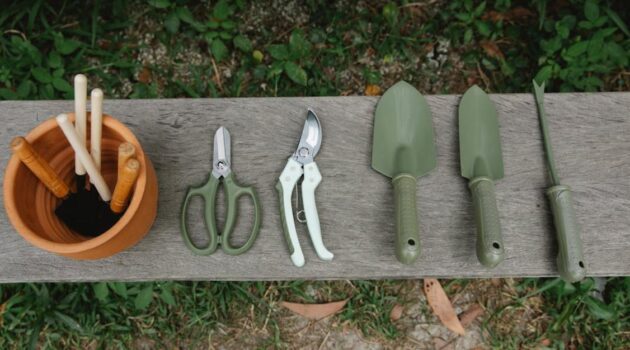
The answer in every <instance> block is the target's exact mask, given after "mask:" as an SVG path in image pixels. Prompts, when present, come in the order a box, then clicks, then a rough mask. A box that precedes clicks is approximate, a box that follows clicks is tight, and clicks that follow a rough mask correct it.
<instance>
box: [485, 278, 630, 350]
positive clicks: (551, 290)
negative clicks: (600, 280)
mask: <svg viewBox="0 0 630 350" xmlns="http://www.w3.org/2000/svg"><path fill="white" fill-rule="evenodd" d="M605 283H606V286H605V289H604V290H599V289H598V286H597V285H596V283H595V281H594V279H593V278H586V279H585V280H583V281H582V282H578V283H574V284H571V283H568V282H565V281H563V280H561V279H560V278H555V279H536V278H529V279H524V280H522V281H521V283H520V284H519V285H518V287H517V288H518V291H519V293H522V294H524V295H523V296H521V297H519V298H517V299H516V300H515V301H514V303H512V304H508V305H506V306H504V307H502V308H500V309H498V310H497V311H495V313H494V314H493V315H492V316H491V318H494V317H499V316H500V315H502V314H503V313H505V312H509V311H510V310H516V309H518V308H519V307H523V305H524V304H525V303H526V301H527V300H528V299H529V298H532V297H534V296H538V295H541V296H542V297H543V300H544V301H545V303H544V305H543V306H542V307H543V309H544V311H545V313H546V315H547V317H549V322H548V324H546V325H545V329H543V331H542V333H538V334H536V335H535V337H533V338H529V339H528V338H523V337H521V335H519V334H498V333H495V330H494V329H493V328H492V327H491V328H489V331H490V332H491V336H492V338H491V340H492V341H493V342H494V343H495V345H497V346H499V345H500V344H502V345H505V344H513V345H514V346H515V347H518V348H523V347H537V346H538V345H539V344H540V343H541V341H542V340H543V339H550V340H554V347H559V348H564V347H565V346H566V345H567V344H569V348H571V347H576V346H577V347H578V348H586V349H621V348H627V347H628V346H630V338H629V337H627V336H619V334H622V333H623V330H624V329H628V327H629V326H630V319H628V315H630V292H629V291H630V277H615V278H608V279H606V280H605Z"/></svg>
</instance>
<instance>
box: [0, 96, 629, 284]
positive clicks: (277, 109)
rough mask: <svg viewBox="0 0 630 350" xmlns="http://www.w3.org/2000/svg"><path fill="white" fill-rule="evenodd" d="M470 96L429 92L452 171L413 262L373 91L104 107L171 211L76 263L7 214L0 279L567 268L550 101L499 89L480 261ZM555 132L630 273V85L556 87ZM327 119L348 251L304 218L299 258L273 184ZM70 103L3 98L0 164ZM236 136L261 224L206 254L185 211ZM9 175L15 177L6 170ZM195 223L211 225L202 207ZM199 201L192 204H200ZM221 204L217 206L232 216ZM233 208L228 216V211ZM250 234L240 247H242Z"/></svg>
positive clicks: (443, 171) (422, 205)
mask: <svg viewBox="0 0 630 350" xmlns="http://www.w3.org/2000/svg"><path fill="white" fill-rule="evenodd" d="M459 98H460V97H459V96H456V95H444V96H427V101H428V103H429V105H430V107H431V110H432V112H433V122H434V128H435V136H436V142H437V153H438V167H437V169H436V170H434V171H433V172H432V173H430V174H429V175H427V176H425V177H422V178H420V179H419V180H418V188H417V191H418V192H417V195H418V199H417V204H418V217H419V222H420V225H421V228H420V232H421V237H420V239H421V245H422V253H421V256H420V258H419V259H418V260H417V261H416V262H415V263H414V264H413V265H411V266H404V265H402V264H400V263H398V262H397V260H396V257H395V255H394V236H395V227H394V210H393V190H392V187H391V184H390V181H389V180H388V179H387V178H385V177H383V176H381V175H379V174H378V173H376V172H374V171H372V170H371V168H370V159H371V147H372V145H371V139H372V120H373V110H374V106H375V103H376V101H377V98H375V97H317V98H311V97H308V98H239V99H166V100H133V101H132V100H116V101H112V100H106V101H105V105H104V112H106V113H109V114H111V115H113V116H115V117H117V118H119V119H120V120H121V121H123V122H124V123H125V124H127V125H128V126H129V127H130V128H131V129H132V130H133V131H134V132H135V133H136V136H137V137H138V139H139V140H140V142H141V143H142V144H143V147H144V149H145V151H146V153H147V155H148V156H149V157H150V158H151V160H152V161H153V163H154V165H155V168H156V170H157V174H158V181H159V191H160V201H159V211H158V218H157V220H156V222H155V225H154V227H153V229H152V231H151V232H150V233H149V235H148V236H147V237H146V238H145V239H144V240H143V241H141V242H140V243H139V244H138V245H137V246H135V247H134V248H132V249H130V250H128V251H125V252H123V253H121V254H118V255H116V256H113V257H111V258H107V259H103V260H98V261H74V260H69V259H67V258H63V257H59V256H55V255H52V254H49V253H47V252H44V251H40V250H38V249H37V248H35V247H32V246H31V245H29V244H28V243H27V242H25V241H24V240H23V239H22V238H21V236H19V235H18V234H17V232H16V231H15V230H14V229H13V228H12V227H11V225H10V223H9V222H8V220H7V217H6V214H5V212H4V211H2V212H1V213H0V242H1V243H2V244H0V282H20V281H92V280H162V279H176V280H287V279H359V278H366V279H379V278H419V277H425V276H431V277H499V276H553V275H556V273H557V272H556V267H555V256H556V244H555V237H554V232H553V227H552V219H551V216H550V212H549V206H548V203H547V200H546V198H545V195H544V190H545V189H546V188H547V187H548V186H549V185H550V181H549V179H548V176H547V173H546V169H545V167H544V155H543V147H542V144H541V134H540V131H539V126H538V119H537V115H536V107H535V104H534V99H533V96H532V95H530V94H509V95H491V99H492V100H493V101H494V102H495V103H496V106H497V109H498V112H499V123H500V125H501V139H502V143H503V152H504V159H505V174H506V176H505V178H504V179H503V180H500V181H497V183H496V196H497V203H498V208H499V213H500V217H501V225H502V228H503V239H504V244H505V253H506V258H505V261H504V262H503V263H502V264H500V265H499V266H498V267H496V268H495V269H492V270H488V269H486V268H484V267H483V266H481V265H480V264H479V263H478V262H477V258H476V256H475V227H474V222H473V208H472V205H471V197H470V193H469V191H468V189H467V182H466V180H465V179H463V178H461V177H460V176H459V160H458V159H459V158H458V142H457V125H456V121H457V118H456V111H457V103H458V101H459ZM545 104H546V108H547V113H548V116H549V124H550V129H551V137H552V141H553V146H554V150H555V152H556V158H557V162H558V169H559V173H560V176H561V178H562V181H563V183H565V184H567V185H570V186H571V187H572V189H573V191H574V197H575V210H576V213H577V216H578V220H579V222H580V224H581V226H582V239H583V241H584V255H585V261H586V265H587V269H588V273H589V275H628V274H630V254H629V252H630V180H629V175H630V116H629V115H628V111H629V110H630V93H598V94H547V95H546V98H545ZM307 107H312V108H313V109H314V110H315V111H316V112H317V114H318V116H319V118H320V120H321V121H322V124H323V135H324V138H323V145H322V147H321V151H320V154H319V155H318V157H317V158H316V161H317V163H318V165H319V169H320V171H321V173H322V175H323V181H322V183H321V185H320V186H319V187H318V190H317V193H316V199H317V207H318V210H319V217H320V220H321V226H322V234H323V237H324V242H325V244H326V246H327V247H328V248H329V249H330V250H331V251H332V252H333V253H334V254H335V259H334V260H333V261H332V262H323V261H320V260H319V259H318V258H317V256H316V255H315V252H314V251H313V248H312V245H311V244H310V239H309V237H308V234H307V231H306V227H305V225H298V234H299V236H300V243H301V245H302V248H303V250H304V253H305V256H306V265H305V266H304V267H303V268H297V267H294V266H293V264H292V263H291V261H290V260H289V254H288V250H287V247H286V243H285V241H284V238H283V235H282V228H281V223H280V216H279V208H278V206H279V204H278V197H277V194H276V191H275V189H274V186H275V183H276V181H277V177H278V175H279V174H280V172H281V171H282V168H283V167H284V165H285V163H286V160H287V158H288V157H289V156H290V155H291V153H292V152H293V151H294V149H295V147H296V146H297V143H298V138H299V136H300V133H301V131H302V126H303V122H304V119H305V116H306V108H307ZM71 110H72V101H41V102H0V115H1V116H2V121H3V124H4V126H5V127H4V128H2V130H0V143H1V144H3V145H4V147H5V148H4V150H5V151H4V152H2V154H0V158H1V159H0V163H1V164H3V167H6V164H7V161H8V157H9V156H10V154H11V152H10V149H9V142H10V140H11V139H12V137H13V136H15V135H23V134H26V133H27V132H28V131H29V130H30V129H32V128H33V127H35V126H36V125H37V124H38V123H39V122H41V121H42V120H44V119H46V118H49V117H50V116H52V115H56V114H58V113H61V112H67V111H71ZM221 125H223V126H226V127H227V128H228V129H229V130H230V134H231V136H232V169H233V171H234V172H235V174H236V175H237V178H238V180H239V182H240V183H242V184H243V185H253V186H255V187H256V190H257V191H258V194H259V196H260V198H261V201H262V205H263V215H264V218H263V222H262V229H261V232H260V236H259V237H258V240H257V241H256V243H255V244H254V246H253V248H252V249H251V250H250V251H249V252H247V253H246V254H244V255H241V256H228V255H227V254H224V253H223V252H221V251H218V252H216V253H215V254H213V255H211V256H207V257H199V256H194V255H193V254H192V253H190V252H189V251H188V249H187V248H186V247H185V246H184V243H183V241H182V238H181V236H180V233H179V215H180V205H181V202H182V200H183V198H184V193H185V190H186V188H187V186H189V185H199V184H201V183H203V182H204V181H205V180H206V179H207V176H208V174H209V172H210V171H211V158H212V135H213V134H214V132H215V130H216V129H217V128H218V127H219V126H221ZM3 174H4V171H3V172H2V175H3ZM240 203H241V205H242V207H241V208H242V210H241V216H240V219H239V222H238V224H237V227H236V231H235V235H238V234H237V233H236V232H243V234H242V235H240V236H239V237H237V240H238V238H240V239H245V236H246V234H247V233H248V232H249V228H250V227H251V221H252V220H251V217H249V216H248V215H247V212H249V213H251V210H252V206H251V204H250V203H249V202H247V201H242V202H240ZM197 204H199V205H198V206H197V210H192V212H193V214H192V215H193V216H192V217H191V218H190V220H191V222H195V224H194V225H192V226H193V227H192V228H191V229H192V230H193V231H195V232H197V233H199V237H200V238H201V237H202V234H200V232H201V230H202V223H201V218H202V216H201V205H200V203H197ZM192 209H194V208H192ZM221 212H222V211H221V210H219V214H221ZM219 217H221V215H219ZM235 243H236V242H235Z"/></svg>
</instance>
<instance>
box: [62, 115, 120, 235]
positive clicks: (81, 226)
mask: <svg viewBox="0 0 630 350" xmlns="http://www.w3.org/2000/svg"><path fill="white" fill-rule="evenodd" d="M57 124H58V125H59V127H60V128H61V130H62V131H63V133H64V135H65V136H66V139H67V140H68V142H69V143H70V145H71V146H72V149H73V150H74V153H75V157H76V158H77V159H79V160H80V162H81V164H82V166H83V168H84V169H85V170H86V171H87V174H88V175H89V176H90V179H91V181H92V183H93V185H94V187H95V188H96V190H97V191H98V194H99V195H100V198H101V201H99V200H97V201H94V200H92V199H91V198H89V197H91V195H90V194H89V193H87V191H86V192H85V194H84V195H83V196H81V197H79V198H76V197H75V196H76V194H71V195H70V197H69V198H68V199H67V200H66V201H64V202H63V203H62V204H61V205H60V206H59V207H58V208H57V209H56V210H55V213H56V214H57V216H59V218H61V220H62V221H63V222H64V223H66V225H68V227H70V228H71V229H73V230H75V231H76V232H78V233H80V234H83V235H88V236H95V235H99V234H101V233H103V232H105V231H106V230H107V229H109V228H110V227H111V226H113V224H114V223H115V222H116V219H115V218H114V217H112V216H107V217H104V218H103V217H102V216H103V215H101V214H100V213H102V212H103V211H104V210H103V206H106V210H107V211H109V209H107V207H108V206H109V205H108V204H107V203H108V202H109V201H110V199H111V192H110V190H109V187H108V186H107V183H106V182H105V179H103V176H102V175H101V173H100V172H99V171H98V169H97V167H96V165H95V164H94V160H93V159H92V157H91V156H90V154H89V153H88V151H87V148H86V147H85V145H84V144H83V143H82V141H81V138H80V137H79V135H78V134H77V132H76V130H75V129H74V127H73V126H72V123H71V122H70V120H68V116H67V115H65V114H60V115H58V116H57ZM73 197H75V198H74V199H73ZM72 200H73V201H75V202H74V203H70V204H68V202H70V201H72Z"/></svg>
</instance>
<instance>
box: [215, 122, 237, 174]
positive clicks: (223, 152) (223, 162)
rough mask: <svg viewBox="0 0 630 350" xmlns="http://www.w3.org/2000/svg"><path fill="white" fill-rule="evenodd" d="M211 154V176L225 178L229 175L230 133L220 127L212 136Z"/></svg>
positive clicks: (230, 156)
mask: <svg viewBox="0 0 630 350" xmlns="http://www.w3.org/2000/svg"><path fill="white" fill-rule="evenodd" d="M213 153H214V158H213V160H212V174H213V175H214V176H215V177H221V176H227V175H228V174H229V173H230V165H231V161H232V153H231V151H230V132H229V131H228V130H227V129H226V128H224V127H220V128H219V129H218V130H217V132H216V133H215V134H214V148H213Z"/></svg>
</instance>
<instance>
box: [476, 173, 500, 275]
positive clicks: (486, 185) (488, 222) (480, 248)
mask: <svg viewBox="0 0 630 350" xmlns="http://www.w3.org/2000/svg"><path fill="white" fill-rule="evenodd" d="M468 187H469V188H470V192H471V193H472V201H473V210H474V215H475V224H476V225H477V259H479V262H480V263H481V264H482V265H484V266H486V267H495V266H497V265H498V264H499V263H500V262H501V261H503V257H504V255H505V253H504V251H503V239H502V237H501V223H500V222H499V210H498V209H497V200H496V197H495V195H494V182H492V179H490V178H489V177H485V176H481V177H476V178H474V179H472V180H470V182H469V183H468Z"/></svg>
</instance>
